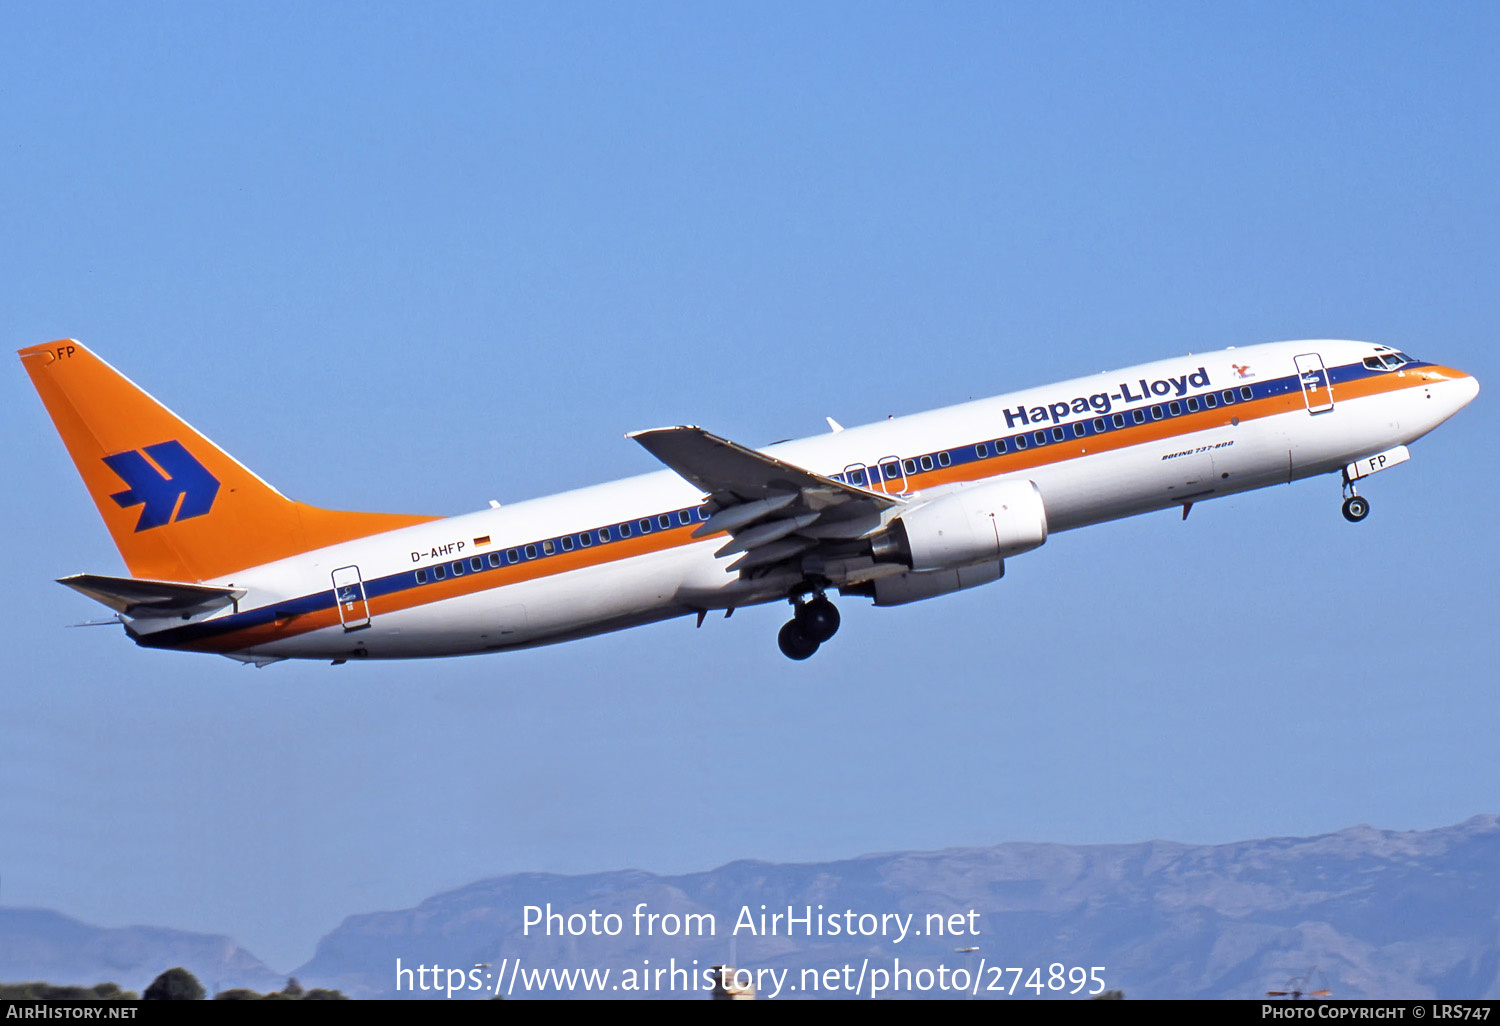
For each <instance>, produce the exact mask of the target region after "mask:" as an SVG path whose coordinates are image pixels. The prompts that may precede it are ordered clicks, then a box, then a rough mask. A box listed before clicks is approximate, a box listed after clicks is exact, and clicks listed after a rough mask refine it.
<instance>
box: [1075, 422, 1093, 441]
mask: <svg viewBox="0 0 1500 1026" xmlns="http://www.w3.org/2000/svg"><path fill="white" fill-rule="evenodd" d="M1088 433H1089V426H1088V425H1087V424H1085V423H1084V422H1083V421H1081V420H1080V421H1079V422H1078V423H1077V424H1074V425H1073V437H1074V438H1082V437H1083V436H1084V435H1086V434H1088Z"/></svg>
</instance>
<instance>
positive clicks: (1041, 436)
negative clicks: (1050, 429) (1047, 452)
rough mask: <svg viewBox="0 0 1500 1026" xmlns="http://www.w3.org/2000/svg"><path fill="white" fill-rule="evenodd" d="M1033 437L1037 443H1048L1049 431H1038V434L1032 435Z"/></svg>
mask: <svg viewBox="0 0 1500 1026" xmlns="http://www.w3.org/2000/svg"><path fill="white" fill-rule="evenodd" d="M1031 437H1032V439H1033V440H1034V441H1035V442H1036V444H1037V445H1046V444H1047V432H1045V431H1038V432H1037V433H1036V434H1034V435H1032V436H1031Z"/></svg>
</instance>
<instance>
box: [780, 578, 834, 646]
mask: <svg viewBox="0 0 1500 1026" xmlns="http://www.w3.org/2000/svg"><path fill="white" fill-rule="evenodd" d="M811 594H812V597H811V598H808V597H807V593H800V594H798V595H794V596H792V607H793V613H792V618H791V619H790V620H788V621H787V622H786V623H784V624H782V626H781V632H780V633H779V634H777V635H776V644H777V645H779V646H780V647H781V654H782V655H784V656H786V657H787V658H788V659H797V660H802V659H806V658H808V657H809V656H811V655H812V654H813V653H814V652H816V651H817V650H818V646H820V645H822V644H823V642H825V641H827V640H828V639H829V638H831V637H833V636H834V635H835V634H836V633H838V629H839V619H840V618H839V611H838V607H837V606H835V605H834V604H833V603H832V602H830V601H828V599H827V598H826V597H824V595H823V592H822V591H821V590H814V591H812V593H811Z"/></svg>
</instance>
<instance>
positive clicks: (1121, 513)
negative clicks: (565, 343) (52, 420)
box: [130, 341, 1478, 661]
mask: <svg viewBox="0 0 1500 1026" xmlns="http://www.w3.org/2000/svg"><path fill="white" fill-rule="evenodd" d="M1389 352H1390V350H1388V349H1385V348H1384V347H1377V346H1374V345H1371V344H1368V343H1362V342H1347V341H1312V342H1282V343H1272V344H1267V345H1259V346H1252V347H1247V348H1241V349H1233V350H1226V351H1223V352H1218V353H1212V354H1204V355H1196V356H1188V357H1182V358H1178V359H1172V360H1164V361H1160V362H1157V363H1152V364H1146V365H1143V366H1139V367H1132V368H1129V369H1126V370H1121V371H1113V372H1107V373H1102V374H1098V375H1095V376H1093V377H1088V378H1079V379H1076V380H1073V381H1066V382H1062V383H1060V384H1055V385H1047V386H1044V387H1041V388H1034V389H1028V390H1026V391H1022V392H1015V393H1011V394H1008V395H1002V396H998V397H996V398H992V399H984V400H979V401H974V402H968V403H964V404H961V405H958V406H951V407H946V408H944V409H939V410H932V411H929V412H925V413H919V414H915V415H912V416H907V417H900V418H894V419H891V420H886V421H881V422H878V423H875V424H869V425H866V426H863V427H856V428H850V429H848V430H843V431H838V432H831V433H829V434H825V435H819V436H817V437H813V438H804V439H798V440H795V441H789V442H784V443H781V444H778V445H774V446H770V447H768V448H766V449H765V450H763V451H764V452H765V453H766V454H768V455H772V456H775V457H776V458H777V459H779V460H782V461H785V462H787V463H791V464H795V465H797V466H799V467H801V468H805V469H806V470H810V471H813V472H815V473H818V474H821V475H824V476H830V477H831V476H834V475H840V479H841V480H845V481H848V482H849V483H851V484H854V485H859V486H861V487H868V488H871V489H873V490H880V491H885V492H887V493H889V494H892V495H899V496H901V497H902V498H903V499H904V500H905V502H906V504H907V505H909V506H910V505H916V504H920V503H923V502H925V501H928V500H930V499H932V498H934V497H937V496H941V495H943V494H945V493H947V492H950V491H952V490H953V489H954V488H957V487H960V486H962V485H963V484H966V483H967V484H972V483H974V482H980V481H989V480H1003V479H1007V478H1015V479H1022V480H1029V481H1031V482H1034V483H1035V486H1036V489H1037V492H1038V493H1039V494H1040V496H1041V499H1042V502H1043V504H1044V505H1045V516H1046V523H1047V525H1048V529H1049V530H1050V531H1065V530H1071V529H1073V528H1077V527H1083V526H1086V525H1089V524H1094V523H1099V522H1101V521H1105V520H1112V519H1116V518H1119V517H1125V516H1131V515H1134V514H1137V513H1144V512H1148V511H1151V510H1157V509H1163V508H1166V507H1170V506H1183V505H1186V504H1190V503H1192V502H1197V501H1202V500H1205V499H1209V498H1216V497H1219V496H1222V495H1229V494H1234V493H1237V492H1242V491H1246V490H1248V489H1253V488H1260V487H1263V486H1266V485H1270V484H1279V483H1285V482H1288V481H1291V480H1295V479H1298V478H1303V477H1309V476H1312V475H1315V474H1324V473H1329V472H1333V471H1338V470H1340V469H1342V468H1343V467H1345V466H1346V465H1347V464H1349V463H1351V462H1353V461H1355V460H1357V459H1359V458H1360V457H1363V456H1368V455H1370V454H1373V453H1377V452H1381V451H1383V450H1388V449H1390V448H1392V447H1395V446H1398V445H1404V444H1407V443H1410V442H1412V441H1413V440H1415V439H1417V438H1419V437H1421V436H1422V435H1424V434H1426V433H1427V432H1429V431H1431V430H1432V429H1433V428H1434V427H1436V426H1437V425H1438V424H1440V423H1442V422H1443V421H1444V420H1446V419H1447V418H1448V417H1450V416H1452V415H1453V414H1454V413H1455V412H1456V411H1457V410H1458V409H1460V408H1461V407H1462V406H1464V405H1465V404H1466V403H1468V402H1469V401H1470V400H1471V399H1472V398H1473V397H1474V395H1475V394H1476V392H1477V390H1478V386H1477V384H1476V383H1475V382H1474V379H1473V378H1472V377H1468V376H1467V375H1462V374H1461V373H1460V372H1457V371H1452V370H1449V369H1447V368H1442V367H1436V366H1434V365H1430V364H1424V363H1410V364H1407V365H1405V366H1404V367H1402V368H1400V369H1394V370H1381V371H1377V370H1374V369H1371V368H1370V367H1369V366H1368V365H1367V364H1366V363H1365V362H1364V361H1366V360H1368V359H1370V358H1371V357H1372V356H1375V357H1376V358H1377V362H1378V354H1381V353H1389ZM1309 354H1311V356H1313V357H1315V358H1316V359H1317V360H1318V361H1320V366H1321V367H1322V368H1324V369H1325V371H1324V374H1325V376H1324V378H1323V380H1322V381H1321V382H1320V381H1319V380H1318V377H1317V373H1316V371H1309V370H1308V368H1309V367H1311V366H1313V364H1312V363H1311V362H1310V361H1309V359H1308V357H1309ZM1304 386H1305V387H1304ZM1319 388H1321V389H1322V390H1323V391H1321V392H1319V391H1318V389H1319ZM1329 392H1331V395H1329V394H1328V393H1329ZM1142 393H1145V394H1142ZM1209 397H1212V399H1211V400H1210V398H1209ZM1247 397H1248V398H1247ZM1189 400H1192V401H1193V402H1192V403H1191V404H1190V403H1189ZM1174 403H1175V404H1178V405H1177V406H1176V407H1175V409H1176V412H1173V410H1174V407H1173V406H1172V404H1174ZM1158 411H1159V412H1158ZM1038 432H1041V433H1043V437H1042V438H1040V439H1039V438H1038V437H1037V434H1038ZM1059 436H1060V437H1059ZM998 442H1004V443H1005V445H1004V448H1005V452H1004V453H1001V454H998V455H997V454H996V452H995V450H996V449H997V448H998V447H999V446H998V445H997V443H998ZM1022 443H1024V444H1025V446H1026V447H1025V448H1024V449H1021V448H1019V446H1020V444H1022ZM981 451H982V452H983V454H984V455H983V456H981V455H980V453H981ZM882 464H884V465H885V466H886V467H888V468H890V467H896V468H897V470H896V476H894V477H892V476H890V472H889V471H887V473H885V474H882V473H881V472H880V471H879V470H878V469H876V470H873V471H872V470H871V469H870V468H878V467H880V466H881V465H882ZM929 468H930V469H929ZM908 471H912V472H911V473H908ZM872 478H873V479H872ZM704 501H705V497H704V493H703V492H702V491H700V490H699V489H698V488H697V487H695V486H694V485H692V484H689V483H688V482H687V481H686V480H684V479H683V478H682V477H680V476H678V474H677V473H674V472H673V471H671V470H662V471H659V472H657V473H653V474H646V475H642V476H639V477H632V478H627V479H625V480H621V481H614V482H611V483H608V484H602V485H597V486H594V487H590V488H583V489H579V490H576V491H571V492H565V493H562V494H559V495H552V496H547V497H545V498H539V499H532V500H529V501H525V502H519V503H516V504H514V505H509V506H504V507H499V508H494V509H486V510H481V511H479V512H476V513H470V514H466V515H463V516H456V517H450V518H446V519H442V520H436V521H432V522H430V523H424V524H420V525H418V526H414V527H408V528H403V529H401V530H396V531H390V532H388V533H385V534H379V535H375V536H372V537H367V538H362V539H359V540H356V541H351V542H347V543H344V544H340V545H335V546H331V547H329V548H325V549H320V550H316V551H313V552H308V553H305V554H302V555H298V556H295V557H291V558H287V559H283V560H279V561H277V562H274V563H270V564H267V565H264V566H257V567H253V568H251V569H247V570H244V571H241V572H239V573H236V574H233V575H230V576H229V577H228V578H226V579H223V580H215V581H210V582H204V583H208V584H215V585H225V586H230V587H234V588H237V589H243V590H244V591H245V595H244V596H243V598H241V599H240V600H239V602H238V603H237V604H236V605H235V607H234V608H232V609H223V610H218V611H215V612H214V613H212V614H209V615H206V616H203V617H200V618H196V619H194V620H192V621H190V622H189V623H186V624H184V623H183V622H182V621H181V620H169V621H151V620H139V619H138V620H135V621H132V622H131V624H130V626H131V630H132V633H133V634H134V635H135V636H136V637H137V639H138V640H139V641H140V642H141V643H142V644H146V645H152V646H161V647H173V648H187V649H195V650H200V651H216V652H222V653H224V654H232V655H235V656H236V657H237V658H249V659H254V660H257V661H260V660H271V659H276V658H286V657H294V658H296V657H301V658H328V659H344V658H348V657H371V658H403V657H421V656H439V655H459V654H466V653H477V652H485V651H493V650H498V649H507V648H516V647H524V646H532V645H539V644H547V643H551V642H556V641H562V640H567V639H570V638H576V637H582V636H586V635H590V634H597V633H601V632H605V631H611V630H617V629H620V628H623V627H628V626H634V625H637V624H642V623H648V622H652V621H656V620H661V619H665V618H668V617H675V616H682V615H685V614H689V613H694V612H701V611H704V610H709V609H728V608H733V607H737V606H742V605H749V604H753V603H757V602H766V601H776V600H780V599H784V598H785V597H787V595H788V593H789V590H790V589H792V588H794V587H795V586H796V585H797V584H798V582H799V581H801V580H802V579H803V574H802V573H801V572H800V571H799V570H797V569H796V568H795V567H792V568H790V569H789V568H781V569H779V570H777V571H776V572H775V573H771V574H767V575H761V576H758V577H757V576H746V575H744V574H741V573H739V572H735V571H731V570H728V569H727V567H728V566H729V564H730V563H732V562H733V561H734V559H735V558H736V557H735V555H734V554H732V553H731V554H726V555H723V556H716V555H715V552H716V550H718V549H719V548H720V547H721V546H722V545H723V544H724V540H725V538H724V536H723V535H715V536H712V537H706V538H700V539H693V538H692V537H691V533H692V529H693V528H694V527H696V526H698V524H699V523H700V522H701V519H702V517H703V516H705V515H706V513H698V512H697V511H698V510H699V508H700V507H701V506H702V504H703V503H704ZM898 512H899V511H898ZM664 518H665V522H666V523H667V527H666V528H665V529H663V528H662V526H661V525H662V523H663V521H664ZM887 519H889V518H888V517H887ZM642 521H646V522H647V523H646V524H645V526H647V527H649V528H650V530H649V531H645V532H643V531H642V530H641V526H642V523H641V522H642ZM622 524H626V525H632V529H631V534H630V537H628V538H621V537H619V535H620V525H622ZM878 526H879V525H878V524H872V529H873V528H876V527H878ZM601 530H603V531H605V532H606V534H605V535H603V536H601V534H600V532H601ZM584 535H587V539H585V538H584ZM604 537H607V538H608V540H602V538H604ZM585 542H586V543H585ZM527 546H535V549H534V554H531V555H530V556H529V558H528V554H527V552H526V547H527ZM547 547H550V548H551V549H552V552H550V553H548V552H547V551H545V549H546V548H547ZM512 550H514V551H512ZM508 553H509V554H510V555H511V556H514V557H515V558H514V559H511V558H508V556H507V554H508ZM475 566H477V567H478V569H477V570H476V569H474V567H475ZM455 569H457V570H459V571H461V572H460V573H457V574H455ZM890 569H894V570H901V569H905V568H902V567H897V568H890ZM439 570H441V574H442V576H441V580H439V579H436V578H437V575H438V572H439ZM336 571H337V572H339V573H340V576H339V577H338V578H335V577H334V576H333V575H334V574H335V572H336ZM873 575H874V574H873V572H870V571H869V569H868V568H866V572H865V574H864V577H865V578H866V579H867V578H869V577H870V576H873ZM419 579H420V580H421V583H418V581H419ZM823 583H826V585H827V586H829V587H833V588H838V587H848V586H851V585H852V584H854V583H857V582H856V581H855V580H854V579H853V578H850V579H848V580H840V579H837V578H836V577H835V578H830V579H828V580H826V581H825V582H823ZM335 585H338V586H339V587H341V588H342V589H343V590H342V593H341V594H340V595H339V596H338V598H340V599H341V600H342V601H340V602H335V601H334V598H335Z"/></svg>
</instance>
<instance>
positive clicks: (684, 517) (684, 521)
mask: <svg viewBox="0 0 1500 1026" xmlns="http://www.w3.org/2000/svg"><path fill="white" fill-rule="evenodd" d="M692 519H693V517H692V514H691V513H689V512H688V511H687V510H685V509H680V510H678V511H677V523H678V525H679V526H681V527H686V526H687V525H688V522H689V521H691V520H692Z"/></svg>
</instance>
